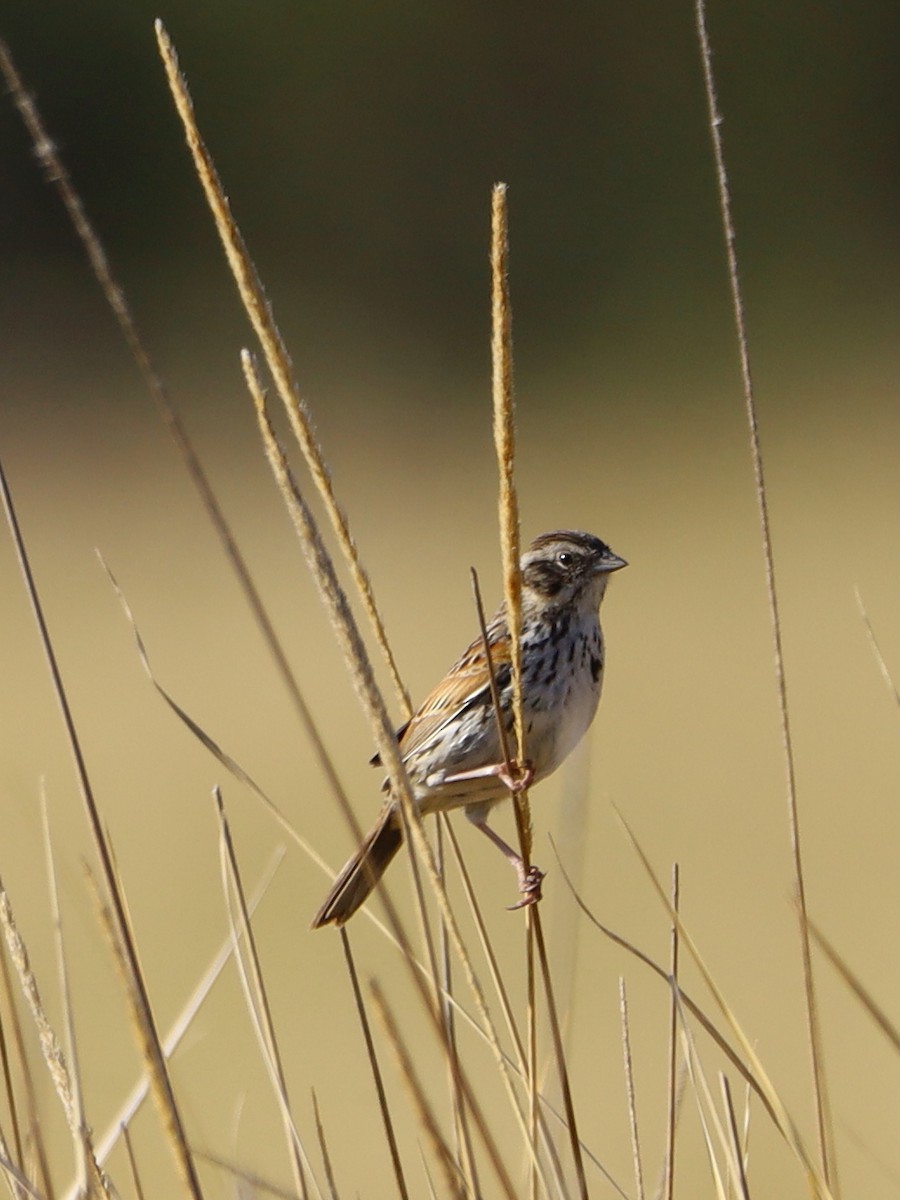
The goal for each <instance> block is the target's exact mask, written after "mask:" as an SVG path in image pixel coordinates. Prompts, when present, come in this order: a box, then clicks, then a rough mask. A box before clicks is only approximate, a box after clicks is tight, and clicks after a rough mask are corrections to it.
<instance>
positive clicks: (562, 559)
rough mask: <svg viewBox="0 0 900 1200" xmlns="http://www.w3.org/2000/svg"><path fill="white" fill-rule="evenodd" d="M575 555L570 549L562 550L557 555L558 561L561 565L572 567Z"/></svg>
mask: <svg viewBox="0 0 900 1200" xmlns="http://www.w3.org/2000/svg"><path fill="white" fill-rule="evenodd" d="M573 557H574V555H572V554H570V552H569V551H568V550H560V552H559V554H557V556H556V561H557V562H558V563H559V565H560V566H561V567H570V566H571V565H572V559H573Z"/></svg>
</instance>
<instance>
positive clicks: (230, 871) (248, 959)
mask: <svg viewBox="0 0 900 1200" xmlns="http://www.w3.org/2000/svg"><path fill="white" fill-rule="evenodd" d="M215 801H216V810H217V813H218V817H219V851H220V859H221V866H222V886H223V888H224V891H225V899H226V904H227V905H228V912H229V918H230V920H231V928H232V938H233V941H234V961H235V964H236V966H237V968H238V973H239V975H240V979H241V984H242V986H243V989H244V996H245V999H246V1001H247V1008H248V1010H249V1012H250V1016H251V1019H252V1021H253V1027H254V1029H255V1031H256V1034H257V1037H258V1038H259V1043H260V1048H261V1050H262V1053H263V1060H264V1062H265V1064H266V1069H267V1071H268V1073H269V1076H270V1078H271V1080H272V1086H273V1088H274V1091H275V1098H276V1100H277V1102H278V1109H279V1112H280V1114H281V1121H282V1124H283V1126H284V1132H285V1138H286V1140H287V1144H288V1157H289V1159H290V1163H291V1171H292V1173H293V1177H294V1186H295V1188H296V1190H297V1195H298V1196H299V1197H300V1200H307V1197H308V1192H307V1188H306V1172H305V1170H304V1165H303V1157H305V1155H304V1151H303V1147H302V1144H301V1142H300V1137H299V1135H298V1133H297V1126H296V1122H295V1121H294V1117H293V1113H292V1111H291V1103H290V1097H289V1095H288V1088H287V1080H286V1078H285V1074H284V1064H283V1062H282V1058H281V1051H280V1050H279V1048H278V1038H277V1036H276V1033H275V1023H274V1021H273V1020H272V1009H271V1005H270V1004H269V996H268V992H267V990H266V983H265V978H264V976H263V971H262V964H261V962H260V957H259V951H258V949H257V945H256V938H255V936H254V933H253V925H252V923H251V921H250V911H249V907H248V904H247V897H246V895H245V893H244V885H243V881H242V880H241V873H240V868H239V866H238V861H237V855H236V854H235V850H234V842H233V841H232V838H231V828H230V826H229V824H228V818H227V817H226V815H225V807H224V805H223V803H222V794H221V792H220V791H219V789H218V788H216V789H215ZM242 945H243V946H244V947H245V949H246V955H245V954H242V953H241V946H242Z"/></svg>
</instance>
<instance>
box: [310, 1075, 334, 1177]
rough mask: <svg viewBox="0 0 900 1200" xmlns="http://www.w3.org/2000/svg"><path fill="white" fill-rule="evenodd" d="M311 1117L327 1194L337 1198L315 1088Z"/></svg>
mask: <svg viewBox="0 0 900 1200" xmlns="http://www.w3.org/2000/svg"><path fill="white" fill-rule="evenodd" d="M312 1105H313V1117H314V1119H315V1122H316V1136H317V1137H318V1139H319V1149H320V1151H321V1153H322V1166H323V1168H324V1170H325V1182H326V1183H327V1184H328V1195H329V1196H330V1197H331V1200H338V1191H337V1186H336V1184H335V1181H334V1169H333V1167H332V1165H331V1155H330V1154H329V1153H328V1142H327V1141H326V1139H325V1127H324V1125H323V1124H322V1117H321V1114H320V1112H319V1101H318V1100H317V1099H316V1090H315V1088H313V1091H312Z"/></svg>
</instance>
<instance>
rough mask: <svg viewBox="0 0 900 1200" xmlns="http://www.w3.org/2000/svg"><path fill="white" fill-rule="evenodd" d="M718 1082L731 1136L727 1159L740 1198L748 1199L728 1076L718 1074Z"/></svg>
mask: <svg viewBox="0 0 900 1200" xmlns="http://www.w3.org/2000/svg"><path fill="white" fill-rule="evenodd" d="M719 1083H720V1084H721V1088H722V1105H723V1107H724V1109H725V1115H726V1117H727V1128H728V1133H729V1135H730V1137H731V1158H730V1160H729V1161H730V1162H731V1163H732V1166H733V1167H734V1169H735V1179H734V1182H735V1186H736V1187H737V1189H738V1192H739V1195H740V1200H750V1189H749V1187H748V1184H747V1164H746V1154H745V1151H744V1147H743V1146H742V1145H741V1135H740V1132H739V1130H738V1123H737V1116H736V1115H735V1111H734V1101H733V1100H732V1098H731V1084H730V1083H729V1082H728V1076H727V1075H726V1074H725V1073H724V1072H722V1073H721V1074H720V1075H719Z"/></svg>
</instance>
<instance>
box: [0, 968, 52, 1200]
mask: <svg viewBox="0 0 900 1200" xmlns="http://www.w3.org/2000/svg"><path fill="white" fill-rule="evenodd" d="M0 988H2V994H3V1001H4V1010H5V1015H6V1019H5V1021H4V1023H3V1076H4V1085H5V1088H6V1094H7V1103H8V1106H9V1112H10V1119H11V1121H12V1127H13V1144H14V1148H15V1160H14V1161H15V1162H17V1163H21V1164H23V1166H26V1163H27V1166H26V1174H27V1175H28V1176H29V1178H30V1179H31V1180H32V1181H33V1183H34V1185H35V1188H36V1190H37V1191H38V1193H40V1194H41V1195H43V1196H49V1195H50V1191H51V1185H50V1164H49V1162H48V1159H47V1147H46V1144H45V1142H44V1133H43V1123H42V1121H41V1117H40V1113H39V1111H38V1104H37V1091H36V1085H35V1079H34V1076H33V1074H32V1071H31V1063H30V1062H29V1059H28V1054H27V1053H26V1050H25V1037H24V1034H23V1031H22V1022H21V1020H20V1019H19V1010H18V1006H17V1005H16V1002H15V998H14V996H13V988H12V980H11V979H10V975H9V960H8V958H7V956H6V955H5V954H3V953H0ZM7 1029H9V1031H11V1033H12V1044H13V1047H14V1048H15V1064H13V1060H12V1056H11V1055H10V1054H9V1046H8V1041H9V1039H8V1038H7V1036H6V1034H7ZM13 1073H15V1079H16V1081H17V1082H18V1084H19V1085H20V1086H21V1089H22V1091H23V1093H24V1096H25V1116H24V1120H25V1131H24V1137H23V1135H22V1131H21V1118H20V1115H19V1103H18V1100H17V1097H16V1091H15V1087H14V1084H13Z"/></svg>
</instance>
